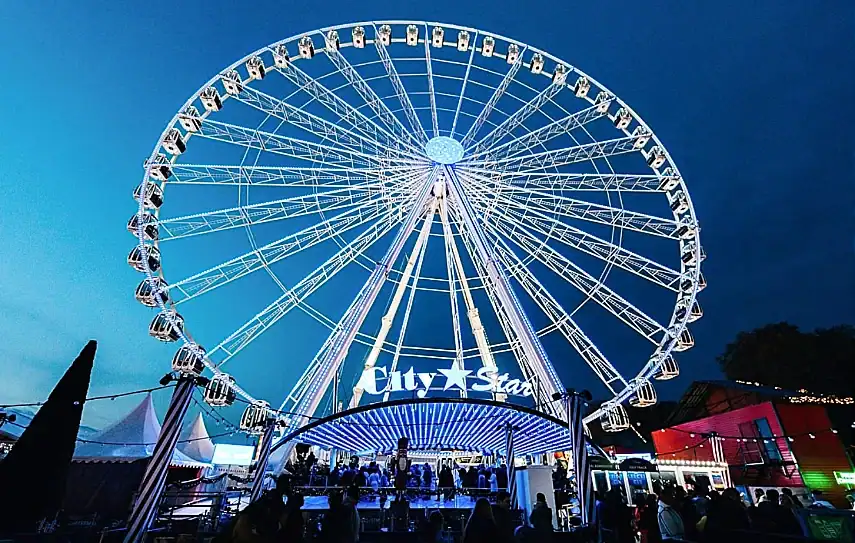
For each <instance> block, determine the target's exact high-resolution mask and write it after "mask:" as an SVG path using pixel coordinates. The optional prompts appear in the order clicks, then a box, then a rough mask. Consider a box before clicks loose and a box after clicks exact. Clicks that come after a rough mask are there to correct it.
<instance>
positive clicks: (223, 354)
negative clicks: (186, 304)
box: [208, 213, 398, 368]
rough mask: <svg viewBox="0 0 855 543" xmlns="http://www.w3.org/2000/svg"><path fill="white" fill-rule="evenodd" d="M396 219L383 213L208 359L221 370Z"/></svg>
mask: <svg viewBox="0 0 855 543" xmlns="http://www.w3.org/2000/svg"><path fill="white" fill-rule="evenodd" d="M397 220H398V218H397V215H396V214H395V213H386V214H385V215H383V216H382V217H381V218H380V219H378V220H376V221H375V222H374V223H373V224H372V225H371V226H370V227H369V228H368V229H367V230H365V231H364V232H362V233H361V234H360V235H359V236H358V237H357V238H356V239H354V240H353V241H352V242H350V243H348V244H347V245H345V246H344V247H342V248H341V249H340V250H339V251H338V252H337V253H336V254H335V255H333V256H332V257H331V258H329V259H328V260H327V261H326V262H324V263H323V264H321V265H320V266H319V267H318V268H317V269H315V270H314V271H313V272H311V273H310V274H308V275H307V276H306V277H304V278H303V279H301V280H300V281H299V282H298V283H297V284H296V285H294V286H293V287H292V288H290V289H288V290H287V291H285V292H283V293H282V295H281V296H279V298H277V299H276V300H275V301H274V302H273V303H271V304H270V305H268V306H267V307H266V308H264V309H263V310H262V311H261V312H260V313H258V314H257V315H255V316H254V317H253V318H252V319H250V320H249V321H248V322H247V323H246V324H244V325H243V326H241V327H240V328H239V329H238V330H237V331H235V332H234V333H232V334H231V335H230V336H229V337H228V338H226V339H225V340H223V341H222V342H221V343H220V344H219V345H217V346H216V347H214V349H212V350H211V352H210V353H208V358H209V360H210V361H211V362H212V363H213V364H215V365H216V366H217V367H218V368H220V367H222V366H223V364H225V363H226V362H228V361H229V360H230V359H231V358H232V357H234V356H235V355H236V354H238V353H239V352H240V351H241V350H242V349H243V348H244V347H246V346H247V345H249V344H250V343H251V342H252V341H253V340H255V339H256V338H257V337H259V336H260V335H261V334H263V333H264V332H265V331H266V330H267V329H269V328H270V327H271V326H273V325H274V324H276V322H278V321H279V320H280V319H281V318H282V317H284V316H285V315H286V314H287V313H288V312H289V311H291V310H292V309H293V308H294V307H297V306H298V305H299V304H301V303H302V302H303V301H304V300H305V299H306V298H307V297H308V296H309V295H311V294H312V293H313V292H315V291H316V290H318V289H319V288H320V287H322V286H323V285H324V284H325V283H326V282H327V281H329V280H330V279H331V278H332V277H334V276H335V275H336V274H337V273H338V272H340V271H341V270H343V269H344V268H345V267H346V266H347V265H348V264H350V263H351V262H353V261H354V260H356V258H357V257H358V256H359V255H361V254H362V253H363V252H364V251H365V250H366V249H368V248H369V247H370V246H371V245H373V244H374V242H376V241H377V240H378V239H380V238H382V237H383V236H384V235H386V234H387V233H388V232H389V231H390V230H391V229H392V227H393V226H394V225H395V223H396V222H397Z"/></svg>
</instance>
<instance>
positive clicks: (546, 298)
mask: <svg viewBox="0 0 855 543" xmlns="http://www.w3.org/2000/svg"><path fill="white" fill-rule="evenodd" d="M497 241H498V243H497V244H496V250H497V252H498V256H499V258H500V260H501V261H502V263H503V264H504V266H505V268H507V269H508V271H509V273H510V274H511V275H513V276H514V277H515V278H516V279H517V281H519V283H520V285H521V286H522V287H523V290H525V291H526V293H527V294H528V295H529V297H530V298H531V299H532V300H534V302H535V303H536V304H537V306H538V307H539V308H540V310H541V311H543V313H544V314H545V315H546V316H547V318H549V320H550V322H552V326H553V327H554V328H555V329H557V330H558V331H559V332H560V333H561V335H562V336H564V338H565V339H566V340H567V341H568V342H569V343H570V345H571V346H572V347H573V349H574V350H575V351H576V352H577V353H579V356H580V357H581V358H582V360H584V361H585V363H586V364H587V365H588V366H589V367H590V368H591V369H592V370H593V371H594V373H595V374H596V375H597V377H598V378H599V379H600V381H602V382H603V384H604V385H605V386H606V387H607V388H608V389H609V390H610V391H611V392H612V394H615V393H616V391H615V389H614V383H615V382H619V383H620V384H622V385H623V386H626V385H627V383H626V380H625V379H624V378H623V376H621V374H620V372H618V371H617V369H615V367H614V366H613V365H612V363H611V362H609V360H608V359H607V358H606V357H605V355H603V353H602V352H600V350H599V349H598V348H597V346H596V345H594V342H593V341H591V340H590V339H589V338H588V336H587V335H585V333H584V332H583V331H582V329H581V328H580V327H579V325H578V324H576V321H574V320H573V318H572V317H570V315H569V314H568V313H567V311H565V310H564V308H563V307H561V304H559V303H558V301H557V300H556V299H555V297H554V296H552V294H550V293H549V291H548V290H546V288H545V287H544V286H543V285H542V284H541V283H540V281H538V280H537V278H536V277H535V276H534V274H533V273H532V272H531V270H530V269H529V268H528V266H526V265H525V264H524V263H523V261H522V260H520V258H519V257H518V256H517V255H516V254H515V253H514V252H513V251H512V250H511V248H510V247H509V246H508V245H507V244H506V243H505V242H504V241H503V240H501V238H497Z"/></svg>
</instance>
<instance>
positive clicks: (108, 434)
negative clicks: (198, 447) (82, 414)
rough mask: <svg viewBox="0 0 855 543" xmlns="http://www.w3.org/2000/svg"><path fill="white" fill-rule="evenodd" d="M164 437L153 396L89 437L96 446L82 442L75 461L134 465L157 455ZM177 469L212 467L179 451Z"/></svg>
mask: <svg viewBox="0 0 855 543" xmlns="http://www.w3.org/2000/svg"><path fill="white" fill-rule="evenodd" d="M159 434H160V421H159V420H158V419H157V413H155V411H154V403H153V402H152V399H151V393H149V394H146V397H145V398H144V399H143V401H142V402H140V404H139V405H138V406H136V407H135V408H134V409H133V410H132V411H131V412H130V413H128V414H127V415H125V417H124V418H122V419H121V420H119V421H118V422H116V423H114V424H112V425H111V426H109V427H107V428H106V429H104V430H102V431H101V432H99V433H97V434H96V435H94V436H92V437H91V438H89V440H90V441H92V443H88V442H81V443H78V445H77V448H76V449H75V450H74V459H75V460H77V461H81V462H133V461H134V460H139V459H140V458H148V457H150V456H151V455H152V454H153V453H154V444H155V442H156V441H157V436H158V435H159ZM171 465H173V466H178V467H200V468H201V467H207V466H208V465H209V464H208V463H206V462H200V461H199V460H195V459H193V458H190V457H188V456H187V455H185V454H184V453H182V452H181V451H180V450H176V451H175V454H174V455H173V457H172V464H171Z"/></svg>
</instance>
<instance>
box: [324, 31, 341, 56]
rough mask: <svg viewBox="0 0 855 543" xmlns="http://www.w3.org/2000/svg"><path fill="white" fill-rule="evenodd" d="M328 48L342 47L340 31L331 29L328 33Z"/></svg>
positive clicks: (335, 49) (336, 48) (334, 49)
mask: <svg viewBox="0 0 855 543" xmlns="http://www.w3.org/2000/svg"><path fill="white" fill-rule="evenodd" d="M326 42H327V50H330V49H332V50H333V51H339V50H340V49H341V40H340V39H339V37H338V32H336V31H335V30H330V31H329V32H327V35H326Z"/></svg>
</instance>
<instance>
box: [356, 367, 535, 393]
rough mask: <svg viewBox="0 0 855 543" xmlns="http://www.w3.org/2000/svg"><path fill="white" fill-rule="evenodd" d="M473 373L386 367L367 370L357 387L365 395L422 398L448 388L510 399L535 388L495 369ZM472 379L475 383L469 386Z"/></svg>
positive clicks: (364, 371) (457, 370) (454, 370)
mask: <svg viewBox="0 0 855 543" xmlns="http://www.w3.org/2000/svg"><path fill="white" fill-rule="evenodd" d="M472 373H473V371H472V370H463V369H458V368H454V367H452V368H450V369H447V370H446V369H438V370H437V371H436V372H420V373H416V372H415V371H414V370H413V368H410V369H409V370H408V371H406V372H401V371H387V370H386V368H385V367H382V366H374V367H371V368H365V369H364V370H363V371H362V376H360V378H359V382H358V383H356V388H358V389H361V390H363V391H364V392H365V394H371V395H377V394H384V393H386V392H405V391H406V392H415V393H416V396H418V397H419V398H424V397H425V396H427V393H428V391H429V390H431V389H433V390H439V389H440V388H439V387H442V388H441V390H443V391H446V390H449V389H456V390H465V391H474V392H492V393H496V394H507V395H509V396H523V397H525V396H531V394H532V386H531V383H529V382H527V381H521V380H519V379H510V378H509V376H508V374H507V373H505V374H499V372H498V371H497V370H496V369H495V368H485V367H482V368H480V369H479V370H478V371H477V372H474V373H475V375H474V376H472V377H470V374H472ZM469 380H472V381H474V383H469V382H468V381H469Z"/></svg>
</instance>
